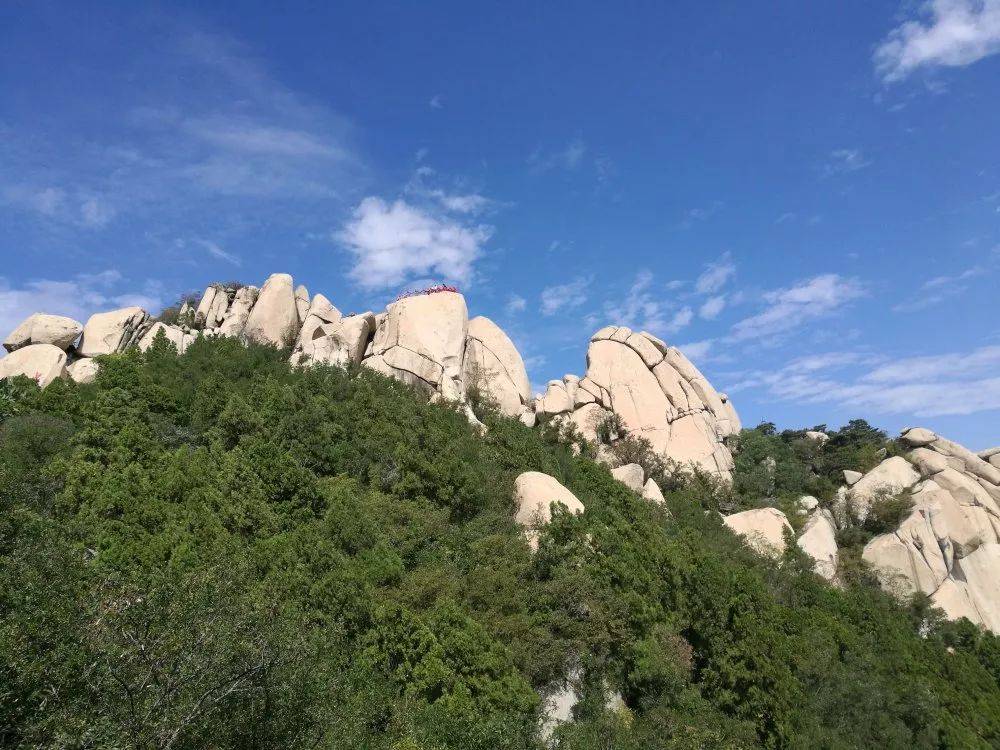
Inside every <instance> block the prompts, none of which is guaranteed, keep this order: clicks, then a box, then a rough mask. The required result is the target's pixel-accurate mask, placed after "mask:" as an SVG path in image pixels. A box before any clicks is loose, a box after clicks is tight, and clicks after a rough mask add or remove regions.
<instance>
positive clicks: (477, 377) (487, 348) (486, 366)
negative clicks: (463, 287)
mask: <svg viewBox="0 0 1000 750" xmlns="http://www.w3.org/2000/svg"><path fill="white" fill-rule="evenodd" d="M467 336H468V340H467V342H466V346H465V359H464V362H463V364H462V379H463V381H464V383H465V387H466V388H469V387H471V386H473V385H475V386H476V387H477V388H479V389H481V390H482V391H483V392H484V393H485V394H486V395H488V396H489V397H491V398H492V399H494V400H495V401H496V402H497V404H498V405H499V407H500V411H501V413H503V414H505V415H506V416H509V417H516V416H517V415H519V414H520V413H521V412H522V411H523V410H524V406H525V404H527V403H528V402H529V401H530V399H531V384H530V383H529V382H528V372H527V370H526V369H525V367H524V360H522V359H521V355H520V353H519V352H518V351H517V347H515V346H514V342H513V341H511V340H510V337H508V336H507V334H506V333H504V332H503V331H502V330H501V329H500V327H499V326H498V325H497V324H496V323H494V322H493V321H492V320H490V319H489V318H484V317H482V316H479V317H476V318H473V319H472V320H470V321H469V327H468V333H467Z"/></svg>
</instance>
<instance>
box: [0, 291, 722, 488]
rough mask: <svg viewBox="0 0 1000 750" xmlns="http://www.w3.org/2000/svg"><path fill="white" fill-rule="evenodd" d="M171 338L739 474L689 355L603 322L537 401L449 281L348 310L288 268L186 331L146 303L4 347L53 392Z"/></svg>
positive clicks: (516, 362)
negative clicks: (278, 353) (287, 356)
mask: <svg viewBox="0 0 1000 750" xmlns="http://www.w3.org/2000/svg"><path fill="white" fill-rule="evenodd" d="M161 333H162V334H163V335H164V336H166V338H167V339H168V340H169V341H171V342H172V343H173V344H174V345H175V346H176V347H177V349H178V351H180V352H183V351H184V350H185V349H186V348H187V347H188V346H189V345H190V344H191V342H192V341H194V340H195V338H196V337H198V336H231V337H238V338H242V339H245V340H253V341H257V342H260V343H265V344H271V345H274V346H278V347H285V346H291V347H292V354H291V359H292V362H293V363H295V364H297V365H303V366H306V365H309V364H311V363H321V364H332V365H340V366H349V365H361V366H364V367H370V368H372V369H373V370H376V371H378V372H381V373H383V374H385V375H388V376H390V377H393V378H396V379H398V380H401V381H403V382H406V383H409V384H410V385H412V386H414V387H416V388H418V389H420V390H422V391H424V392H425V393H426V394H428V395H429V396H430V397H431V398H432V399H435V400H437V399H440V400H446V401H450V402H456V403H459V404H462V405H463V409H464V410H465V412H466V414H467V416H468V417H469V419H470V420H471V421H473V422H475V423H476V424H478V420H477V419H476V417H475V415H474V414H473V412H472V410H471V408H470V407H469V401H470V396H471V395H472V392H473V391H478V392H479V393H481V394H484V395H486V396H489V397H490V398H491V399H492V400H493V401H495V402H496V403H497V405H498V406H499V408H500V410H501V411H502V412H503V413H504V414H505V415H507V416H511V417H517V418H520V419H521V420H522V421H523V422H525V424H528V425H529V426H533V425H534V424H535V423H536V422H539V421H546V420H549V419H552V418H558V419H560V420H565V421H569V422H571V423H572V424H574V425H575V426H576V427H577V428H579V430H580V431H581V432H582V433H583V434H584V436H586V437H590V438H592V439H593V438H595V437H596V429H597V426H598V425H599V424H600V422H601V421H602V420H603V419H604V418H606V417H608V416H611V415H617V416H618V417H619V419H620V421H621V424H622V425H623V426H624V428H625V430H626V431H627V433H628V434H632V435H637V436H641V437H644V438H646V439H647V440H649V442H650V444H651V446H652V448H653V450H654V451H656V452H657V453H658V454H660V455H661V456H662V457H663V458H665V459H669V460H670V461H672V462H674V463H675V464H677V465H678V466H681V467H690V466H696V467H698V468H701V469H704V470H707V471H710V472H712V473H715V474H717V475H719V476H721V477H723V478H727V477H729V476H730V472H731V470H732V465H733V464H732V455H731V453H730V451H729V448H728V447H727V446H726V444H725V440H726V438H727V437H729V436H731V435H735V434H737V433H738V432H739V429H740V422H739V417H738V416H737V415H736V411H735V409H734V408H733V406H732V404H731V403H730V402H729V400H728V399H727V398H726V396H725V395H724V394H719V393H717V392H716V391H715V389H714V388H712V386H711V385H710V384H709V382H708V380H707V379H706V378H705V377H704V376H703V375H702V374H701V373H700V372H699V371H698V369H697V368H696V367H695V366H694V365H693V364H692V363H691V362H690V361H689V360H688V359H687V358H686V357H685V356H684V355H683V354H682V353H681V352H680V351H679V350H677V349H676V348H674V347H671V346H668V345H667V344H666V343H665V342H663V341H661V340H660V339H658V338H656V337H655V336H653V335H652V334H649V333H645V332H638V333H633V332H632V331H631V330H630V329H628V328H625V327H620V326H609V327H607V328H603V329H601V330H600V331H598V332H597V333H596V334H594V336H593V337H592V339H591V342H590V346H589V348H588V352H587V372H586V375H585V377H583V378H579V377H576V376H572V375H567V376H565V377H564V378H563V379H562V380H557V381H552V382H550V383H549V386H548V388H547V390H546V392H545V393H544V394H543V395H541V396H539V397H537V398H536V397H534V396H533V395H532V393H531V386H530V383H529V380H528V374H527V371H526V370H525V367H524V361H523V359H522V357H521V355H520V353H519V352H518V350H517V347H516V346H515V345H514V343H513V342H512V341H511V339H510V337H509V336H508V335H507V334H506V333H505V332H504V331H503V330H502V329H501V328H500V327H499V326H498V325H497V324H496V323H494V322H493V321H492V320H490V319H489V318H486V317H482V316H480V317H474V318H471V319H470V318H469V312H468V308H467V306H466V302H465V298H464V297H463V296H462V295H461V294H459V293H458V292H457V291H456V290H454V289H451V288H448V287H438V288H432V289H430V290H427V292H425V293H418V294H412V295H407V296H403V297H401V298H399V299H397V300H395V301H394V302H392V303H390V304H389V305H388V306H387V307H386V309H385V310H384V311H382V312H380V313H377V314H376V313H373V312H371V311H368V312H364V313H361V314H359V315H346V316H345V315H343V314H342V313H341V312H340V310H338V309H337V307H336V306H335V305H334V304H333V303H332V302H330V300H328V299H327V298H326V297H325V296H323V295H322V294H316V295H314V296H311V295H310V294H309V291H308V289H306V288H305V287H304V286H302V285H298V286H296V285H295V283H294V280H293V279H292V277H291V276H290V275H288V274H282V273H277V274H272V275H271V276H270V277H268V279H267V280H266V281H265V282H264V284H263V285H262V286H261V287H260V288H258V287H255V286H243V285H228V286H227V285H223V284H212V285H210V286H208V287H207V288H206V289H205V292H204V294H203V295H202V296H201V299H200V301H199V302H198V304H197V306H194V305H189V304H187V303H185V304H184V306H183V307H182V308H181V309H180V311H179V312H178V315H177V320H176V322H173V323H165V322H161V321H157V320H155V319H153V318H151V317H150V315H149V314H148V313H147V312H146V311H144V310H142V309H141V308H138V307H128V308H123V309H120V310H112V311H108V312H99V313H95V314H94V315H92V316H91V317H90V319H89V320H88V321H87V323H86V324H85V325H83V324H80V323H79V322H77V321H74V320H72V319H70V318H64V317H60V316H52V315H46V314H43V313H38V314H35V315H32V316H31V317H29V318H28V319H27V320H25V321H24V322H23V323H22V324H21V325H20V326H18V327H17V329H15V330H14V331H13V332H12V333H11V334H10V336H8V338H7V340H6V341H5V342H4V345H5V346H6V347H7V349H8V351H11V352H12V354H10V355H8V356H7V357H6V358H4V359H3V360H0V378H2V377H8V376H14V375H26V376H28V377H31V378H34V379H36V380H37V381H38V382H39V384H40V385H43V386H44V385H47V384H48V383H50V382H51V381H52V380H54V379H56V378H67V377H68V378H72V379H74V380H77V381H78V382H87V381H89V380H92V379H93V378H94V377H95V375H96V372H97V363H96V362H95V361H93V358H94V357H96V356H99V355H102V354H113V353H115V352H120V351H124V350H125V349H127V348H128V347H130V346H137V347H138V348H139V349H141V350H146V349H147V348H149V347H150V346H152V343H153V341H154V340H155V338H156V337H157V336H158V335H160V334H161ZM657 492H658V490H657Z"/></svg>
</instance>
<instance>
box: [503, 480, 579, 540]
mask: <svg viewBox="0 0 1000 750" xmlns="http://www.w3.org/2000/svg"><path fill="white" fill-rule="evenodd" d="M554 503H558V504H561V505H564V506H566V509H567V510H568V511H569V512H570V513H576V514H580V513H583V511H584V508H583V503H581V502H580V501H579V500H578V499H577V497H576V495H574V494H573V493H572V492H570V491H569V490H568V489H567V488H566V487H564V486H563V485H562V484H561V483H560V482H559V480H558V479H556V478H555V477H552V476H549V475H548V474H544V473H542V472H540V471H526V472H524V473H523V474H520V475H519V476H518V477H517V479H516V480H514V504H515V505H516V506H517V512H516V514H515V515H514V521H515V522H517V523H518V524H520V525H521V526H523V527H524V529H525V537H526V538H527V540H528V545H529V546H530V547H531V549H532V550H536V549H538V530H539V529H540V528H541V527H543V526H545V525H546V524H548V523H549V521H551V520H552V505H553V504H554Z"/></svg>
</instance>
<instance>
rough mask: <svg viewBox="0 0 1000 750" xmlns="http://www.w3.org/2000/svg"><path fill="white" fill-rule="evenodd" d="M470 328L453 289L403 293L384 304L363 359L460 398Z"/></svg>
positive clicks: (467, 314)
mask: <svg viewBox="0 0 1000 750" xmlns="http://www.w3.org/2000/svg"><path fill="white" fill-rule="evenodd" d="M468 327H469V312H468V309H467V308H466V306H465V298H464V297H463V296H462V295H461V294H458V293H457V292H449V291H444V292H437V293H434V294H417V295H414V296H411V297H404V298H403V299H400V300H397V301H395V302H393V303H392V304H391V305H389V306H388V307H387V308H386V312H385V317H384V318H382V319H381V320H380V321H379V322H378V328H377V330H376V331H375V337H374V340H373V342H372V351H371V355H370V356H369V357H367V358H366V359H365V360H364V362H363V364H365V365H366V366H369V367H372V368H373V369H375V370H378V371H380V372H383V373H385V374H387V375H391V376H393V377H396V378H399V379H400V380H402V381H404V382H408V383H411V384H413V385H417V386H420V387H423V388H424V389H425V390H428V391H430V392H431V393H434V392H437V393H440V394H441V395H442V396H443V397H444V398H446V399H449V400H452V401H462V400H464V396H465V393H464V384H463V383H462V363H463V360H464V357H465V340H466V334H467V333H468Z"/></svg>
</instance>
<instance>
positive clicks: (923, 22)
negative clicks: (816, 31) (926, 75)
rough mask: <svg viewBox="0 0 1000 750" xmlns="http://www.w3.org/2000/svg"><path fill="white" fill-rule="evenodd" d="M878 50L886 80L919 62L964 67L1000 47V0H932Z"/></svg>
mask: <svg viewBox="0 0 1000 750" xmlns="http://www.w3.org/2000/svg"><path fill="white" fill-rule="evenodd" d="M919 14H920V16H921V18H920V19H919V20H917V19H912V18H911V19H909V20H907V21H904V22H903V23H902V24H900V25H899V26H897V27H896V28H895V29H893V30H892V31H891V32H889V35H888V37H886V39H885V40H883V42H882V43H881V44H880V45H879V46H878V48H877V49H876V50H875V54H874V61H875V68H876V70H877V72H878V74H879V76H881V78H882V80H883V81H885V82H886V83H893V82H896V81H901V80H903V79H904V78H906V77H907V76H908V75H910V74H911V73H912V72H913V71H915V70H917V69H918V68H934V67H938V66H945V67H961V66H965V65H970V64H972V63H974V62H977V61H978V60H981V59H983V58H984V57H988V56H990V55H993V54H996V53H997V52H1000V0H928V2H924V3H922V4H921V5H920V6H919Z"/></svg>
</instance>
